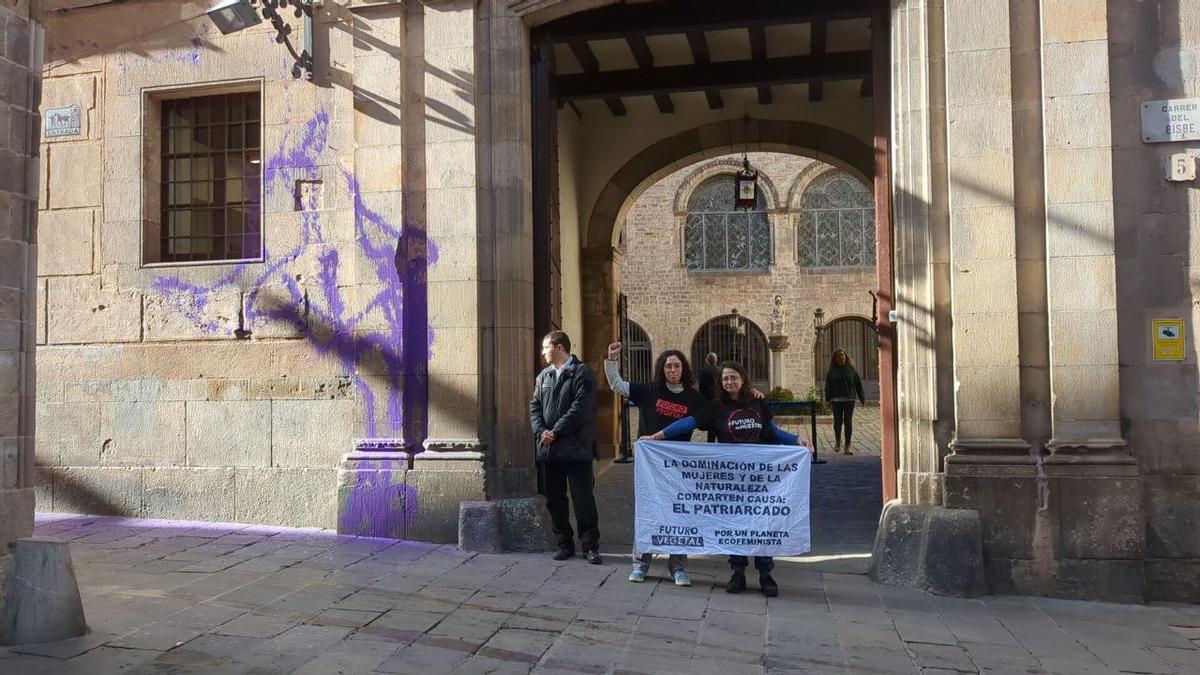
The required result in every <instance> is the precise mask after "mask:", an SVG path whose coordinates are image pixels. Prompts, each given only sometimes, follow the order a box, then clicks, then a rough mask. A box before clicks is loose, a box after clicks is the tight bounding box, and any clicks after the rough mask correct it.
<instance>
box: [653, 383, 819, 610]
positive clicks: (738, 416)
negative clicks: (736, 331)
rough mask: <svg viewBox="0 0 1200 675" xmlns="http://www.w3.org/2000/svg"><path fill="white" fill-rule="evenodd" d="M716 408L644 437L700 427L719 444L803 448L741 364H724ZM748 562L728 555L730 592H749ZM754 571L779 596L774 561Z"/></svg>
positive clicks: (760, 561) (765, 559)
mask: <svg viewBox="0 0 1200 675" xmlns="http://www.w3.org/2000/svg"><path fill="white" fill-rule="evenodd" d="M714 403H715V405H713V406H709V407H707V408H704V409H702V410H701V411H699V413H698V414H697V415H694V416H691V417H686V418H684V419H682V420H679V421H678V422H674V423H672V424H670V425H669V426H667V427H666V428H665V429H663V430H661V431H659V432H657V433H655V434H651V435H650V436H647V437H645V440H655V441H660V440H665V439H667V438H673V437H677V436H680V435H683V434H690V433H691V432H692V431H693V430H695V429H696V428H697V426H698V427H699V428H702V429H706V430H708V431H711V432H714V433H716V434H717V441H718V442H719V443H739V444H740V443H747V444H759V445H803V446H807V445H808V443H807V441H802V440H800V438H799V437H798V436H795V435H793V434H791V433H788V432H787V431H784V430H783V429H780V428H779V426H778V425H777V424H775V420H774V419H772V417H771V412H770V409H769V408H768V407H767V405H766V404H765V403H764V402H763V401H762V400H759V399H756V398H755V397H754V394H753V387H751V386H750V376H749V374H748V373H747V372H746V369H745V367H743V366H742V364H740V363H737V362H735V361H726V362H725V363H723V364H721V395H720V397H719V398H718V399H717V400H716V401H715V402H714ZM748 564H749V561H748V560H747V559H746V556H743V555H731V556H729V566H730V567H731V568H732V569H733V574H732V575H731V576H730V578H729V582H728V583H726V584H725V590H726V591H727V592H729V593H741V592H742V591H744V590H746V567H747V566H748ZM754 568H755V569H756V570H758V583H759V587H760V588H761V589H762V592H763V593H764V594H765V595H767V596H769V597H774V596H776V595H779V584H777V583H776V582H775V579H774V578H772V577H771V571H772V570H773V569H774V568H775V560H774V558H772V557H770V556H755V557H754Z"/></svg>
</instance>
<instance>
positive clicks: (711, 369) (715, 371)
mask: <svg viewBox="0 0 1200 675" xmlns="http://www.w3.org/2000/svg"><path fill="white" fill-rule="evenodd" d="M697 379H698V381H697V383H696V384H697V385H698V386H699V387H700V393H701V395H703V396H704V398H705V399H706V400H708V401H713V400H716V398H717V395H718V394H720V393H721V366H718V365H711V366H709V365H706V366H704V367H702V368H700V376H699V378H697Z"/></svg>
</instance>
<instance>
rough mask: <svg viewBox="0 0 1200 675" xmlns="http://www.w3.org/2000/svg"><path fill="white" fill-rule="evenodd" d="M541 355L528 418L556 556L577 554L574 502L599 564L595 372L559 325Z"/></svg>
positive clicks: (582, 534) (587, 550)
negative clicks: (555, 540) (555, 539)
mask: <svg viewBox="0 0 1200 675" xmlns="http://www.w3.org/2000/svg"><path fill="white" fill-rule="evenodd" d="M542 358H543V359H545V361H546V364H547V365H546V368H545V369H544V370H542V372H541V373H539V374H538V376H537V381H536V382H535V383H534V385H533V399H531V400H530V401H529V423H530V425H531V426H532V427H533V438H534V447H535V452H536V462H537V470H538V492H540V493H541V494H543V495H545V497H546V510H547V511H549V512H550V523H551V527H552V529H553V530H554V535H555V536H556V537H558V552H557V553H555V554H554V559H555V560H566V559H567V558H570V557H572V556H574V555H575V532H574V531H573V530H572V529H571V513H570V504H572V503H573V504H574V506H575V524H576V525H577V526H578V527H579V543H580V545H581V546H582V548H583V554H584V556H585V557H587V561H588V562H589V563H591V564H593V565H599V564H601V563H602V562H603V560H602V559H601V557H600V525H599V516H598V514H597V512H596V497H595V495H594V494H593V490H594V488H595V476H594V474H593V473H592V462H593V461H594V460H595V459H596V377H595V376H594V375H592V371H591V370H590V369H589V368H588V367H587V365H586V364H584V363H583V362H582V361H580V360H579V359H578V358H576V357H575V356H574V355H573V354H571V338H569V337H567V334H566V333H564V332H562V331H561V330H555V331H550V332H549V333H547V334H546V337H545V338H544V339H543V340H542ZM568 486H569V487H570V490H571V499H570V502H568V501H567V488H568Z"/></svg>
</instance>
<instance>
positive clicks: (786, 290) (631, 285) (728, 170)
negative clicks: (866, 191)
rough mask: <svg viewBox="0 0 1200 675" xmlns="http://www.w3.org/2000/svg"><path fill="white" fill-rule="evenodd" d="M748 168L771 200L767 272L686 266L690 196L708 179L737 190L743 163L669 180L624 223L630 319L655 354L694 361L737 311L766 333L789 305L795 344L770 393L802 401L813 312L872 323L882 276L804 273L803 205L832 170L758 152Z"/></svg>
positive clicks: (728, 162) (825, 270)
mask: <svg viewBox="0 0 1200 675" xmlns="http://www.w3.org/2000/svg"><path fill="white" fill-rule="evenodd" d="M749 158H750V163H751V164H752V165H753V166H754V168H755V169H756V170H758V172H759V176H760V185H761V189H763V190H764V191H765V192H766V193H767V194H768V208H769V218H770V221H771V226H772V239H773V246H774V263H773V264H772V265H771V268H770V272H769V273H766V274H755V273H727V274H726V273H712V272H700V273H697V272H689V271H688V270H687V269H686V267H684V265H683V262H682V250H683V245H682V238H683V226H684V218H685V216H684V215H683V213H682V210H681V209H686V203H687V197H688V194H690V190H691V189H693V188H695V187H696V186H697V185H698V184H699V183H701V182H703V181H704V180H706V179H707V178H709V177H711V176H715V175H725V176H728V177H729V180H730V181H732V180H733V177H732V176H733V173H735V172H736V171H737V170H738V168H739V165H740V162H741V155H736V156H735V155H729V156H725V157H718V158H714V159H712V160H707V161H704V162H700V163H697V164H694V165H692V166H689V167H686V168H683V169H679V170H677V171H675V172H672V173H671V174H669V175H668V176H666V177H665V178H663V179H661V180H659V181H658V182H657V183H655V184H654V185H653V186H652V187H650V188H649V189H647V190H646V191H645V192H644V193H642V195H641V196H640V197H638V198H637V200H636V201H635V202H634V204H633V206H632V207H631V208H630V210H629V211H628V215H627V216H626V220H625V230H624V245H623V247H622V252H623V254H624V255H623V257H622V262H621V291H622V292H623V293H625V294H626V295H627V296H628V299H629V317H630V318H631V319H633V320H634V321H636V322H637V323H638V325H640V326H641V327H642V328H644V329H645V330H646V332H647V333H648V334H649V336H650V340H651V344H652V348H653V350H654V354H656V355H657V354H658V353H660V352H662V351H663V350H664V349H680V350H682V351H683V352H684V353H685V354H688V355H689V358H690V356H691V348H692V340H693V339H694V337H695V335H696V332H697V331H698V330H699V329H700V327H701V326H703V325H704V324H705V323H706V322H707V321H709V320H710V319H712V318H714V317H718V316H722V315H725V314H729V313H730V310H732V309H735V308H736V309H737V310H738V313H739V314H740V315H742V316H744V317H746V318H747V319H749V320H750V321H753V322H754V323H755V324H756V325H757V326H758V327H759V328H760V329H761V330H762V331H763V333H764V334H765V333H767V332H768V328H769V323H770V316H771V310H772V306H773V302H774V297H775V295H776V294H779V295H782V296H783V297H784V307H785V314H786V330H787V333H788V334H789V336H790V341H789V346H788V347H787V349H786V350H784V351H783V352H782V354H783V378H782V381H781V382H779V383H773V384H778V385H782V386H785V387H787V388H789V389H791V390H792V391H793V392H794V393H796V394H797V395H798V396H802V395H803V394H804V392H805V391H806V390H807V389H808V387H809V386H811V385H812V384H813V382H814V377H813V376H814V371H813V342H814V333H813V329H812V320H813V311H814V310H815V309H816V308H818V307H820V308H822V309H823V310H824V312H825V320H826V322H827V323H828V322H832V321H834V320H835V319H837V318H840V317H845V316H857V317H870V315H871V298H870V296H869V295H868V294H867V292H868V291H870V290H873V289H874V288H875V268H874V267H852V268H831V267H822V268H803V267H799V266H798V265H797V264H796V227H797V225H796V222H797V220H798V218H799V200H800V197H801V195H802V194H803V192H804V188H805V186H806V185H807V184H808V183H809V182H811V181H812V180H813V179H814V178H816V177H817V176H819V175H820V174H821V173H822V172H824V171H830V170H834V167H832V166H829V165H827V164H824V163H823V162H819V161H816V160H812V159H808V158H805V157H801V156H799V155H785V154H781V153H763V152H753V153H750V154H749ZM768 186H769V187H768ZM696 367H698V365H697V366H696ZM823 372H824V371H823V370H822V374H821V377H824V375H823Z"/></svg>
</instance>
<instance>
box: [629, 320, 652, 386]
mask: <svg viewBox="0 0 1200 675" xmlns="http://www.w3.org/2000/svg"><path fill="white" fill-rule="evenodd" d="M627 340H628V342H626V343H625V353H626V355H627V358H628V359H629V362H628V363H629V372H628V373H627V375H626V379H628V380H629V381H630V382H650V381H651V380H653V379H654V351H653V349H652V347H651V345H650V336H649V335H648V334H647V333H646V331H645V330H644V329H643V328H642V327H641V326H639V325H637V324H636V323H634V322H633V321H630V322H629V335H628V336H627Z"/></svg>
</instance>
